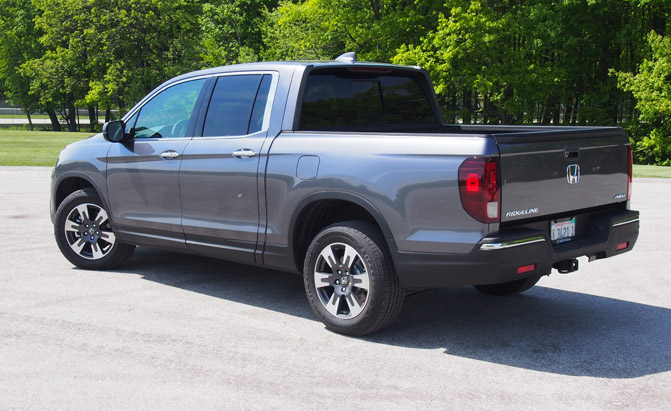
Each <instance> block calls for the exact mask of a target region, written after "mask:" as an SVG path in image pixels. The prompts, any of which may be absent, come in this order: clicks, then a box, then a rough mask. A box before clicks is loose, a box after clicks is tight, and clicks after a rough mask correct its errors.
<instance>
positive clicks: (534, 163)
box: [493, 127, 629, 222]
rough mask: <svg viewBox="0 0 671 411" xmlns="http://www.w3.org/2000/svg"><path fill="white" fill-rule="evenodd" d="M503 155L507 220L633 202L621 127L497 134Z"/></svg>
mask: <svg viewBox="0 0 671 411" xmlns="http://www.w3.org/2000/svg"><path fill="white" fill-rule="evenodd" d="M493 137H494V138H495V139H496V142H497V144H498V146H499V151H500V154H501V163H500V164H501V177H502V185H501V222H506V221H515V220H520V219H525V218H533V217H539V216H546V215H552V214H563V213H567V212H569V211H573V210H580V209H586V208H591V207H597V206H602V205H605V204H611V203H617V202H622V201H626V200H627V187H628V182H629V177H628V161H629V160H628V157H627V156H628V154H627V145H628V144H629V142H628V140H627V137H626V135H625V134H624V132H623V131H622V130H621V129H620V128H615V127H586V128H567V127H561V128H559V127H558V128H557V129H551V128H548V129H544V130H537V131H531V132H522V133H519V132H517V133H516V132H513V133H510V134H495V135H493Z"/></svg>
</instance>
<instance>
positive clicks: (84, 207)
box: [54, 188, 135, 270]
mask: <svg viewBox="0 0 671 411" xmlns="http://www.w3.org/2000/svg"><path fill="white" fill-rule="evenodd" d="M54 235H55V236H56V243H57V244H58V248H59V249H60V250H61V253H63V255H64V256H65V258H67V259H68V260H69V261H70V262H71V263H72V264H74V265H76V266H77V267H81V268H86V269H91V270H107V269H110V268H114V267H116V266H117V265H119V264H121V263H122V262H124V261H125V260H126V259H127V258H128V257H130V255H131V254H133V251H134V250H135V246H134V245H129V244H124V243H121V242H120V241H119V240H117V239H116V236H115V235H114V232H113V231H112V226H111V222H110V219H109V214H108V212H107V210H105V207H104V206H103V204H102V201H101V200H100V197H98V194H97V193H96V192H95V190H93V189H92V188H85V189H82V190H78V191H75V192H74V193H72V194H70V195H69V196H67V197H66V198H65V200H63V202H62V203H61V204H60V205H59V206H58V210H57V211H56V221H55V225H54Z"/></svg>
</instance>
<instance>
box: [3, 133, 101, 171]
mask: <svg viewBox="0 0 671 411" xmlns="http://www.w3.org/2000/svg"><path fill="white" fill-rule="evenodd" d="M92 134H93V133H90V132H88V133H66V132H53V131H21V130H2V129H0V166H48V167H53V166H54V165H55V164H56V160H57V159H58V154H59V153H60V152H61V150H63V147H65V146H67V145H68V144H70V143H72V142H73V141H77V140H81V139H84V138H86V137H89V136H91V135H92Z"/></svg>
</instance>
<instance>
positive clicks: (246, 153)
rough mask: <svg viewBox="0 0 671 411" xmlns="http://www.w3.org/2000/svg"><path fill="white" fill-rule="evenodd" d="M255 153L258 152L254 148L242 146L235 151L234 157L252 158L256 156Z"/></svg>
mask: <svg viewBox="0 0 671 411" xmlns="http://www.w3.org/2000/svg"><path fill="white" fill-rule="evenodd" d="M255 155H256V153H255V152H254V150H250V149H248V148H241V149H240V150H235V151H234V152H233V157H237V158H250V157H254V156H255Z"/></svg>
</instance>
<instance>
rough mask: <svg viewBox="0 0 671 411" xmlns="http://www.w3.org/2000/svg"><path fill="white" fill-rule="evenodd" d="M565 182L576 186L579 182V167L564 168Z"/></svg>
mask: <svg viewBox="0 0 671 411" xmlns="http://www.w3.org/2000/svg"><path fill="white" fill-rule="evenodd" d="M566 181H568V183H569V184H578V183H579V182H580V166H579V165H577V164H570V165H569V166H568V167H566Z"/></svg>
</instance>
